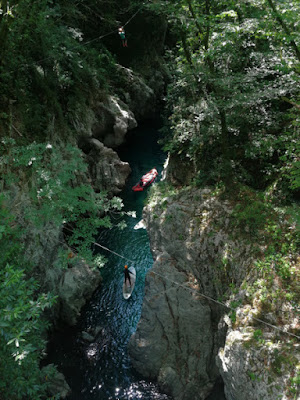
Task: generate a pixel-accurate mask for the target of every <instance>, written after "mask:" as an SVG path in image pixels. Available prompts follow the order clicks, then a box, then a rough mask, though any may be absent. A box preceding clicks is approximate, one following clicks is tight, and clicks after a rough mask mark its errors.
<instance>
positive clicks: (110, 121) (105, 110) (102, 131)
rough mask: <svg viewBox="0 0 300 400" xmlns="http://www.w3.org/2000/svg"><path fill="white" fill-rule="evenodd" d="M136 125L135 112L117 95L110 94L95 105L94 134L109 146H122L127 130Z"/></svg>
mask: <svg viewBox="0 0 300 400" xmlns="http://www.w3.org/2000/svg"><path fill="white" fill-rule="evenodd" d="M136 126H137V122H136V119H135V117H134V114H133V112H132V111H131V110H130V109H129V107H128V106H127V105H126V104H125V103H124V102H123V101H121V100H120V99H119V98H118V97H117V96H108V98H107V99H106V100H105V101H103V102H101V103H98V105H97V106H96V107H95V120H94V124H93V126H92V136H93V137H94V138H96V139H98V140H99V141H101V142H102V143H103V144H104V145H105V146H107V147H112V148H114V147H117V146H120V145H121V144H122V143H123V142H124V139H125V135H126V133H127V131H128V130H130V129H133V128H135V127H136Z"/></svg>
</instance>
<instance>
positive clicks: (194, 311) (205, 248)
mask: <svg viewBox="0 0 300 400" xmlns="http://www.w3.org/2000/svg"><path fill="white" fill-rule="evenodd" d="M144 212H145V215H144V219H145V221H146V224H147V229H148V232H149V235H150V242H151V249H152V252H153V257H154V265H153V268H152V269H151V271H150V272H149V273H148V275H147V278H146V288H145V298H144V303H143V309H142V315H141V319H140V321H139V324H138V327H137V330H136V333H135V334H134V335H133V336H132V337H131V339H130V343H129V352H130V355H131V357H132V362H133V365H134V367H135V368H136V369H137V370H138V371H139V372H140V373H141V374H143V375H144V376H147V377H149V378H157V379H158V383H159V385H160V387H161V389H162V390H163V391H165V392H166V393H169V394H170V395H172V396H173V397H174V398H175V399H176V400H177V399H178V400H185V399H186V400H187V399H189V400H192V399H195V400H196V399H197V400H199V399H205V398H206V397H207V395H208V394H209V393H210V391H211V389H212V387H213V385H214V382H215V381H216V379H217V377H218V376H219V375H220V374H221V375H222V377H223V379H224V382H225V392H226V396H227V398H228V400H241V399H246V398H247V399H252V400H258V399H269V400H271V399H275V398H276V399H277V398H278V399H279V398H280V399H283V398H288V397H284V395H285V396H287V393H288V390H289V389H288V388H287V386H288V383H289V382H290V381H288V380H289V379H291V377H292V376H294V375H296V374H297V367H296V365H297V357H298V356H299V345H297V344H296V342H295V343H293V342H292V345H291V346H292V348H289V347H286V349H285V351H293V352H294V353H295V352H296V351H298V356H296V353H295V358H294V359H293V361H291V360H289V361H288V362H287V361H286V360H285V358H284V356H283V355H282V350H283V348H282V344H281V342H280V339H278V338H277V337H276V334H277V331H276V332H275V334H274V330H272V328H271V329H269V330H268V329H264V328H265V326H263V327H261V326H259V327H260V328H261V331H259V333H257V329H256V327H255V322H256V324H257V321H255V320H253V321H252V323H251V321H250V320H251V318H250V317H249V315H250V314H251V312H250V309H251V310H252V307H253V306H252V305H249V304H248V305H247V306H246V305H245V307H246V309H243V308H242V307H243V306H241V303H243V302H245V303H250V301H249V299H247V297H245V296H246V295H245V290H243V289H241V287H242V286H243V285H242V284H243V282H245V281H247V279H248V277H249V276H250V275H251V274H250V271H251V270H252V267H253V261H254V259H253V243H252V244H251V242H249V240H248V239H246V237H245V238H243V236H237V235H233V234H232V233H233V232H232V224H231V220H232V204H231V203H230V202H229V201H226V200H221V199H220V198H219V196H218V195H217V193H214V192H213V191H211V190H208V189H204V190H198V189H192V188H186V189H181V190H179V189H174V188H173V187H172V186H168V185H167V184H165V183H161V184H160V185H158V186H157V187H156V188H155V189H154V190H153V192H152V195H151V200H150V202H149V204H148V205H147V207H146V208H145V211H144ZM245 228H246V227H245ZM252 283H253V280H252ZM249 285H250V283H249ZM233 293H235V294H233ZM257 304H258V303H257ZM226 305H227V306H228V308H227V307H226ZM247 307H248V308H247ZM257 307H258V306H257ZM230 308H231V310H230ZM258 308H259V307H258ZM232 310H233V311H232ZM235 310H236V311H235ZM244 312H245V313H246V315H248V317H247V318H248V319H247V318H246V320H247V323H246V322H245V321H244V326H242V324H240V323H239V321H240V320H242V319H244V316H245V314H244ZM252 315H258V311H256V314H255V312H254V311H253V314H252ZM232 321H234V323H233V322H232ZM285 323H286V324H287V322H286V321H285ZM249 325H250V326H249ZM294 327H295V326H294ZM285 328H286V329H287V328H288V326H287V325H286V326H285ZM290 328H291V327H290ZM262 331H267V332H266V336H264V334H262V337H259V338H260V339H263V340H261V341H260V342H258V340H256V339H253V337H254V338H255V337H256V335H260V332H262ZM255 332H256V333H255ZM268 335H269V339H267V337H268ZM281 340H282V338H281ZM253 343H255V344H256V346H255V347H254V346H253ZM258 343H259V344H258ZM283 347H285V346H283ZM288 348H289V350H287V349H288ZM276 349H277V350H276ZM276 351H277V352H276ZM276 357H277V360H278V357H279V359H280V360H281V361H280V371H281V369H282V373H280V372H279V371H277V373H276V372H274V368H273V369H272V365H273V367H274V363H275V364H276V361H275V360H276ZM287 358H289V357H287ZM284 360H285V361H284ZM298 363H299V359H298ZM283 364H285V367H283ZM288 369H290V371H289V372H288ZM291 369H292V370H293V372H292V374H291ZM272 371H273V372H274V373H273V372H272ZM280 396H282V397H280Z"/></svg>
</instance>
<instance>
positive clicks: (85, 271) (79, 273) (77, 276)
mask: <svg viewBox="0 0 300 400" xmlns="http://www.w3.org/2000/svg"><path fill="white" fill-rule="evenodd" d="M100 281H101V276H100V272H99V271H98V270H92V269H91V268H90V267H89V266H88V265H87V264H86V263H84V262H83V261H82V260H78V261H77V262H76V263H74V266H73V267H72V268H70V269H68V270H66V271H65V273H64V274H63V276H62V277H61V280H60V282H59V285H58V295H59V299H60V317H61V319H62V320H63V321H64V322H66V323H67V324H69V325H75V324H76V322H77V318H78V317H79V315H80V310H81V308H82V307H83V306H84V304H85V303H86V300H87V299H89V298H90V297H91V295H92V294H93V292H94V291H95V289H96V288H97V287H98V286H99V283H100Z"/></svg>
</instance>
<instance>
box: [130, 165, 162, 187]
mask: <svg viewBox="0 0 300 400" xmlns="http://www.w3.org/2000/svg"><path fill="white" fill-rule="evenodd" d="M157 175H158V172H157V171H156V169H155V168H153V169H151V171H149V172H147V173H146V175H143V176H142V177H141V179H140V181H139V182H138V183H137V184H136V185H135V186H133V188H132V190H134V191H135V192H142V191H143V190H144V189H145V188H146V187H148V186H149V185H151V183H152V182H154V180H155V178H156V177H157Z"/></svg>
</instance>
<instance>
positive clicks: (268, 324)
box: [64, 227, 300, 340]
mask: <svg viewBox="0 0 300 400" xmlns="http://www.w3.org/2000/svg"><path fill="white" fill-rule="evenodd" d="M64 229H66V230H68V231H69V232H71V233H73V231H72V230H71V229H68V228H66V227H64ZM92 244H94V245H95V246H98V247H100V248H102V249H104V250H106V251H108V252H110V253H112V254H114V255H116V256H118V257H121V258H123V259H124V260H127V261H130V262H132V263H133V264H137V262H136V261H133V260H131V259H130V258H127V257H124V256H122V255H121V254H118V253H116V252H115V251H113V250H110V249H109V248H107V247H105V246H103V245H101V244H99V243H97V242H92ZM150 273H151V274H155V275H157V276H159V277H160V278H163V279H165V280H167V281H169V282H171V283H173V284H175V285H177V286H180V287H182V288H184V289H186V290H189V291H190V292H192V293H196V294H198V295H199V296H201V297H203V298H205V299H206V300H209V301H212V302H214V303H216V304H218V305H221V306H223V307H225V308H227V309H228V310H231V311H233V312H236V308H233V307H231V306H228V305H226V304H225V303H223V302H221V301H219V300H216V299H214V298H213V297H210V296H207V295H205V294H203V293H201V292H200V291H199V290H197V289H193V288H189V287H187V286H186V285H187V284H188V283H186V284H182V283H179V282H176V281H174V280H172V279H170V278H167V277H166V276H165V275H161V274H160V273H158V272H155V271H153V270H151V272H150ZM170 289H171V288H170ZM170 289H167V290H170ZM164 294H165V292H164ZM241 313H242V314H243V315H245V316H247V314H246V313H244V312H242V311H241ZM252 319H253V320H254V321H257V322H260V323H262V324H264V325H267V326H268V327H270V328H273V329H276V330H277V331H279V332H281V333H284V334H287V335H290V336H293V337H295V338H297V339H298V340H300V336H298V335H296V334H294V333H292V332H289V331H285V330H283V329H281V328H279V327H278V326H275V325H272V324H270V323H269V322H266V321H263V320H262V319H260V318H256V317H254V316H252Z"/></svg>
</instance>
